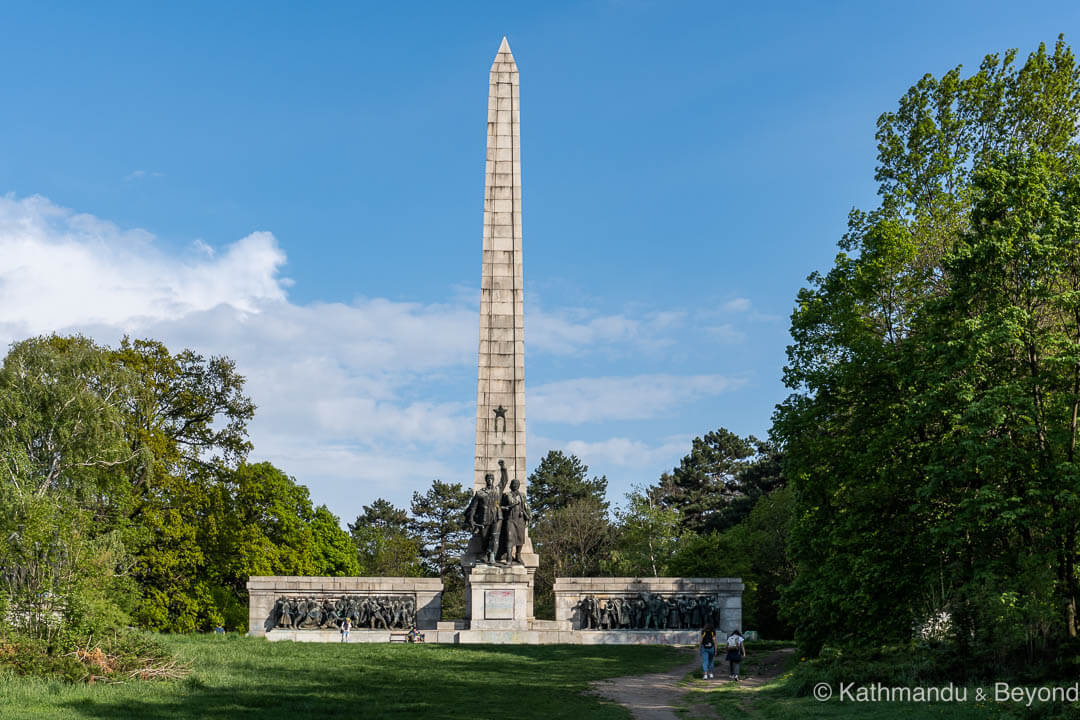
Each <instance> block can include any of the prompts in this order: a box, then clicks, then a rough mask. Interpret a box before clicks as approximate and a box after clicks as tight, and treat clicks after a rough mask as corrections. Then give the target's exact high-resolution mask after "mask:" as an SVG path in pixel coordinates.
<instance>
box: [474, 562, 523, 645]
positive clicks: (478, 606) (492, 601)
mask: <svg viewBox="0 0 1080 720" xmlns="http://www.w3.org/2000/svg"><path fill="white" fill-rule="evenodd" d="M465 615H466V617H467V618H468V621H469V630H471V631H477V630H481V631H485V630H497V631H500V632H504V633H505V632H525V631H527V630H528V629H529V623H530V621H531V620H532V617H531V615H532V573H530V572H529V570H528V568H526V567H525V566H523V565H488V564H486V563H478V564H476V565H474V566H473V567H472V568H470V569H468V575H467V576H466V577H465Z"/></svg>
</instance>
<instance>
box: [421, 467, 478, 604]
mask: <svg viewBox="0 0 1080 720" xmlns="http://www.w3.org/2000/svg"><path fill="white" fill-rule="evenodd" d="M471 497H472V493H470V492H468V491H467V490H464V489H462V487H461V484H460V483H453V484H450V483H444V482H442V481H441V480H435V481H434V482H432V484H431V488H430V489H429V490H428V491H427V492H426V493H424V494H423V495H421V494H420V493H419V492H414V493H413V497H412V506H411V509H412V516H413V521H412V532H413V533H414V534H415V535H416V536H417V537H418V538H419V539H420V542H421V549H420V557H421V561H422V564H423V567H424V569H425V570H426V571H427V572H428V573H430V574H432V575H438V576H439V577H441V578H442V581H443V588H444V589H443V598H442V614H443V617H444V618H455V617H462V616H463V615H464V613H465V576H464V574H463V572H462V569H461V555H462V553H463V552H464V551H465V547H466V545H467V544H468V541H469V532H468V531H467V530H466V529H465V517H464V515H465V507H466V506H467V505H468V503H469V500H470V499H471Z"/></svg>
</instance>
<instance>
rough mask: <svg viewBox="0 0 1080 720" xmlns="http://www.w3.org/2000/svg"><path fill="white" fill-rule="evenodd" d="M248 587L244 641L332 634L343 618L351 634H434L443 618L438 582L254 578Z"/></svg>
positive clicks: (342, 578) (436, 579)
mask: <svg viewBox="0 0 1080 720" xmlns="http://www.w3.org/2000/svg"><path fill="white" fill-rule="evenodd" d="M247 587H248V596H249V601H248V602H249V605H248V634H249V635H266V634H268V633H269V634H270V635H271V636H273V635H274V634H283V635H289V636H290V637H292V636H294V635H308V634H310V635H317V634H318V633H317V631H334V632H336V631H337V630H338V628H339V627H341V623H342V621H343V620H344V619H345V618H346V617H348V618H349V619H350V621H351V623H352V626H353V630H354V631H356V632H363V631H365V630H378V631H389V630H398V629H400V630H407V629H408V628H409V627H411V626H412V625H413V623H415V624H416V626H417V627H418V628H421V629H434V628H435V627H436V625H437V624H438V622H439V617H440V615H441V614H442V590H443V584H442V581H441V580H440V579H438V578H402V577H375V578H372V577H283V576H255V577H252V578H251V579H249V580H248V584H247ZM297 639H298V638H297Z"/></svg>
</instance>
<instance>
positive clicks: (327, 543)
mask: <svg viewBox="0 0 1080 720" xmlns="http://www.w3.org/2000/svg"><path fill="white" fill-rule="evenodd" d="M311 553H312V556H313V557H312V562H313V564H314V566H315V573H316V574H317V575H327V576H330V577H353V576H356V575H359V574H360V564H359V563H358V562H357V557H356V546H355V545H353V542H352V538H350V537H349V535H348V533H346V532H345V531H344V530H342V529H341V525H340V523H339V522H338V519H337V516H335V515H334V514H333V513H332V512H330V510H329V509H328V508H327V507H326V506H325V505H320V506H319V507H317V508H315V516H314V517H313V518H312V520H311Z"/></svg>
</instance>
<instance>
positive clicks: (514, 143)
mask: <svg viewBox="0 0 1080 720" xmlns="http://www.w3.org/2000/svg"><path fill="white" fill-rule="evenodd" d="M519 102H520V95H519V91H518V69H517V63H515V62H514V56H513V55H512V54H511V53H510V44H509V43H508V42H507V41H506V38H503V40H502V44H501V45H500V46H499V52H498V54H497V55H496V56H495V62H494V63H492V65H491V76H490V86H489V92H488V122H487V128H488V131H487V163H486V173H485V176H484V250H483V266H482V271H481V274H480V353H479V372H478V381H477V387H476V464H475V465H474V470H475V472H474V476H473V485H474V487H475V489H477V490H479V489H481V488H483V487H484V476H485V475H486V474H488V473H490V474H492V475H494V476H495V482H496V486H498V483H499V482H500V479H501V477H500V476H501V469H500V467H499V461H502V462H503V464H504V466H505V469H506V475H507V480H508V481H512V480H515V479H516V480H518V482H520V483H521V490H522V491H523V492H524V490H525V477H526V475H527V470H526V466H525V314H524V302H523V295H524V288H523V275H522V271H521V114H520V106H519ZM506 490H507V491H509V490H510V488H509V487H507V488H506ZM481 546H482V542H481V541H480V538H479V535H474V536H473V538H472V541H471V542H470V543H469V548H468V550H467V551H466V553H465V556H464V557H463V558H462V567H463V569H464V570H465V573H466V590H465V610H466V616H467V617H468V620H469V627H470V629H471V630H472V631H477V632H481V633H483V632H484V631H489V630H497V631H506V630H513V631H520V630H527V629H528V628H529V626H530V623H531V622H532V620H533V579H534V576H535V573H536V567H537V565H538V564H539V562H538V560H539V558H537V556H536V553H534V552H533V549H532V542H531V541H530V540H529V539H528V536H527V535H526V539H525V543H524V546H523V547H522V549H521V550H522V551H521V560H522V562H521V564H518V563H510V562H509V558H507V560H506V562H505V564H497V565H490V564H488V563H486V562H485V561H484V560H483V558H482V553H481V552H480V551H481ZM461 637H464V636H461ZM483 638H484V636H483V635H478V636H476V638H474V640H475V641H482V640H483Z"/></svg>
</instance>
